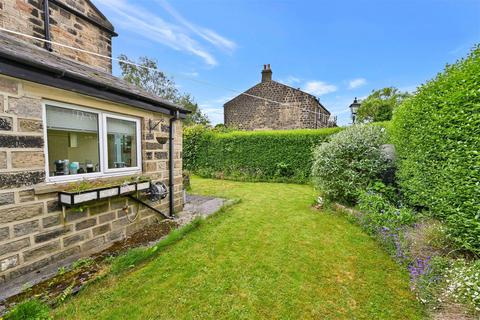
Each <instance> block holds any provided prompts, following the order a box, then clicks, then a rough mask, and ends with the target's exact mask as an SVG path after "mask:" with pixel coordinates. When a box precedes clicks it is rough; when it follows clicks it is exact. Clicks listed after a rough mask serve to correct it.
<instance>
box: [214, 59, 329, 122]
mask: <svg viewBox="0 0 480 320" xmlns="http://www.w3.org/2000/svg"><path fill="white" fill-rule="evenodd" d="M223 108H224V123H225V125H226V126H227V127H234V128H237V129H241V130H266V129H272V130H282V129H305V128H308V129H316V128H324V127H330V126H335V120H334V119H332V117H331V115H330V112H329V111H328V110H327V109H326V108H325V107H324V106H323V105H322V104H321V103H320V101H319V100H318V99H317V98H316V97H315V96H313V95H311V94H309V93H306V92H303V91H301V90H300V89H295V88H292V87H290V86H287V85H285V84H282V83H280V82H277V81H274V80H272V70H271V68H270V65H264V68H263V70H262V81H261V82H260V83H258V84H257V85H255V86H253V87H252V88H250V89H248V90H247V91H245V92H244V93H243V94H240V95H238V96H236V97H235V98H233V99H232V100H230V101H228V102H227V103H225V104H224V106H223Z"/></svg>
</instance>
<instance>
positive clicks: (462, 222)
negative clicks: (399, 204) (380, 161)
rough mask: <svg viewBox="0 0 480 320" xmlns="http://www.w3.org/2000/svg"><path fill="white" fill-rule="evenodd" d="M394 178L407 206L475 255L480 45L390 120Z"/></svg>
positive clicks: (479, 229)
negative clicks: (441, 225)
mask: <svg viewBox="0 0 480 320" xmlns="http://www.w3.org/2000/svg"><path fill="white" fill-rule="evenodd" d="M391 131H392V138H393V141H394V143H395V146H396V149H397V153H398V156H399V158H400V163H399V171H398V176H399V178H400V185H401V187H402V191H403V193H404V195H405V197H406V199H407V200H408V201H409V204H410V205H413V206H417V207H421V208H428V209H430V211H431V212H432V214H433V215H434V216H436V217H438V218H441V219H443V220H444V221H446V222H447V225H448V233H449V234H450V236H451V237H453V238H454V239H455V240H456V241H457V243H458V244H459V245H460V246H462V247H463V248H465V249H468V250H471V251H474V252H477V253H478V252H480V219H478V216H479V213H480V154H479V150H480V47H479V46H476V47H475V48H473V50H472V52H471V53H470V55H469V56H468V57H467V58H466V59H462V60H459V61H458V62H457V63H455V64H453V65H450V66H446V68H445V70H444V72H442V73H439V74H438V75H437V76H436V78H435V79H433V80H431V81H429V82H427V83H425V84H423V85H422V86H421V87H420V88H419V89H418V91H417V94H416V95H415V96H414V97H412V98H411V99H407V100H406V101H405V102H404V103H403V104H402V105H401V106H400V107H399V108H398V109H397V110H396V111H395V114H394V117H393V126H392V130H391Z"/></svg>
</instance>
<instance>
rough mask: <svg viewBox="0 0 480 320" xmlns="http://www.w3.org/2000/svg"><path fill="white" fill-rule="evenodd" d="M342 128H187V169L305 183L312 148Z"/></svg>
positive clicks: (247, 178) (217, 175)
mask: <svg viewBox="0 0 480 320" xmlns="http://www.w3.org/2000/svg"><path fill="white" fill-rule="evenodd" d="M340 130H342V129H341V128H325V129H317V130H279V131H232V132H223V133H222V132H217V131H215V130H212V129H208V128H204V127H201V126H193V127H187V128H185V130H184V142H183V161H184V169H186V170H188V171H191V172H192V173H195V174H198V175H200V176H203V177H215V178H224V179H235V180H245V181H277V182H296V183H305V182H308V181H309V179H310V173H311V170H312V162H313V157H312V151H313V148H314V147H315V146H317V145H318V144H320V143H321V142H323V141H325V140H326V139H327V138H328V137H329V136H330V135H332V134H334V133H336V132H339V131H340Z"/></svg>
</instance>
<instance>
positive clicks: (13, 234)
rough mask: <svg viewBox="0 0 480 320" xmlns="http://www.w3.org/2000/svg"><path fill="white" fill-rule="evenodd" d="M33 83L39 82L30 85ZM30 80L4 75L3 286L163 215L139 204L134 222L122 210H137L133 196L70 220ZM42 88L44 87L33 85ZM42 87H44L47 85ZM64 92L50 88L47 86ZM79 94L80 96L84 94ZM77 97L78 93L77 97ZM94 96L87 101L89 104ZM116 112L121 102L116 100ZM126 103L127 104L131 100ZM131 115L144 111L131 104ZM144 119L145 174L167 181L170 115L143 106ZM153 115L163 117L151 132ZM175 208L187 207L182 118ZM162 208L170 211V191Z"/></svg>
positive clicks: (0, 114)
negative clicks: (52, 181) (48, 172)
mask: <svg viewBox="0 0 480 320" xmlns="http://www.w3.org/2000/svg"><path fill="white" fill-rule="evenodd" d="M31 85H34V84H31ZM25 86H26V82H23V81H17V80H15V79H13V78H7V77H3V76H0V290H1V287H2V285H7V284H8V282H9V281H11V280H14V279H16V278H18V277H20V276H22V275H27V277H28V275H31V274H32V273H35V272H38V271H40V270H42V269H43V268H46V267H48V266H50V265H52V264H56V263H61V262H62V261H66V260H65V259H72V258H75V257H79V256H84V255H88V254H90V253H92V252H97V251H100V250H102V249H104V248H106V247H108V246H109V245H111V244H112V243H113V242H115V241H118V240H121V239H123V238H125V237H128V236H129V235H130V234H132V233H134V232H135V231H137V230H139V229H141V228H142V227H143V226H145V225H147V224H150V223H153V222H155V221H157V219H160V217H159V216H158V215H157V214H156V213H154V212H153V211H151V210H149V209H146V208H140V210H141V211H140V217H139V219H137V221H136V222H134V223H129V221H128V220H127V218H126V217H125V213H124V211H123V210H122V208H123V207H124V206H125V205H128V206H129V211H130V212H135V211H136V210H137V204H135V203H132V202H130V201H127V199H126V198H110V199H109V200H106V201H101V202H94V203H90V204H89V205H88V208H87V209H86V210H85V211H83V212H78V211H75V210H72V209H68V210H67V212H66V216H65V218H64V216H63V214H62V211H61V208H60V206H59V204H58V201H57V199H58V197H57V193H56V192H55V190H54V189H55V188H52V189H50V190H49V185H48V184H46V183H44V181H45V155H44V141H43V121H42V105H41V103H42V96H41V95H39V94H38V92H35V93H32V92H30V91H27V90H26V89H25ZM34 86H37V87H40V88H41V87H42V86H39V85H34ZM42 90H43V89H42ZM53 90H57V91H60V94H61V95H59V96H62V97H65V99H67V97H69V95H73V94H71V93H69V92H66V91H61V90H58V89H49V88H48V87H45V92H51V91H53ZM78 96H79V95H78ZM76 99H78V98H76ZM88 99H90V98H88V97H86V98H85V103H84V105H86V106H89V101H92V99H90V100H88ZM110 107H111V108H112V110H110V111H114V110H116V109H117V108H116V107H115V106H113V107H112V106H110ZM123 108H128V107H126V106H124V107H123ZM129 110H130V112H131V113H130V114H133V113H135V112H137V109H133V108H129ZM138 116H139V117H142V119H143V120H142V122H143V124H144V125H143V128H142V167H143V173H142V174H143V175H147V176H149V177H151V178H152V179H153V180H161V181H163V182H164V183H165V184H167V185H168V143H167V144H159V143H158V142H157V141H156V137H157V136H161V137H168V129H169V122H168V118H167V116H165V115H162V114H156V113H150V112H143V111H140V110H139V111H138ZM148 119H152V120H154V121H161V125H159V126H158V127H157V129H156V130H155V131H153V132H152V133H150V132H149V131H148V127H147V126H148ZM174 138H175V171H174V173H175V175H174V177H175V185H176V186H175V209H176V211H180V210H181V209H182V207H183V192H182V160H181V157H182V124H181V121H177V122H176V125H175V136H174ZM158 208H159V209H161V210H164V211H165V212H168V197H167V199H164V200H162V202H161V203H159V205H158Z"/></svg>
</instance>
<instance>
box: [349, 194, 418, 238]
mask: <svg viewBox="0 0 480 320" xmlns="http://www.w3.org/2000/svg"><path fill="white" fill-rule="evenodd" d="M358 207H359V208H360V211H362V213H364V217H363V219H362V220H363V221H362V225H363V226H364V228H365V229H366V230H367V232H369V233H370V234H372V233H376V232H378V231H379V230H380V229H381V228H384V229H388V230H398V229H400V228H402V227H405V226H408V225H411V224H412V223H413V222H415V214H414V213H413V211H412V210H410V209H408V208H405V207H400V208H397V207H396V206H394V205H392V204H391V203H390V202H388V201H387V200H386V199H385V198H384V196H382V195H381V194H378V193H375V192H373V191H370V190H369V191H363V192H360V193H359V197H358Z"/></svg>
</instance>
